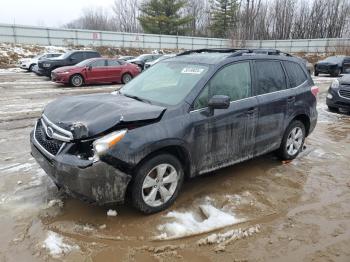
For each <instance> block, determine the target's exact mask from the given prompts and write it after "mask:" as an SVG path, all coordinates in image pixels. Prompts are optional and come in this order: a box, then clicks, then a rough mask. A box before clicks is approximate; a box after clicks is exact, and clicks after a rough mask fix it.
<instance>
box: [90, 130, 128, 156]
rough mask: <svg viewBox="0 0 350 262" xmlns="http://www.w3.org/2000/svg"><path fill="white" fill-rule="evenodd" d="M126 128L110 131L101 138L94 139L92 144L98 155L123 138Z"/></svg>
mask: <svg viewBox="0 0 350 262" xmlns="http://www.w3.org/2000/svg"><path fill="white" fill-rule="evenodd" d="M126 132H127V130H126V129H124V130H119V131H115V132H112V133H110V134H108V135H106V136H104V137H102V138H99V139H97V140H95V141H94V143H93V146H94V150H95V153H96V154H97V155H99V156H101V155H103V154H105V153H106V152H107V150H108V149H110V148H111V147H112V146H114V145H115V144H117V143H118V142H119V141H120V140H122V139H123V137H124V136H125V134H126Z"/></svg>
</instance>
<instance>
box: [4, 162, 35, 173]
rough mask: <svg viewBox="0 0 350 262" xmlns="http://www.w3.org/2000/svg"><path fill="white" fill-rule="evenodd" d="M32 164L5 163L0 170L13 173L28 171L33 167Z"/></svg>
mask: <svg viewBox="0 0 350 262" xmlns="http://www.w3.org/2000/svg"><path fill="white" fill-rule="evenodd" d="M33 165H34V164H30V163H24V164H20V163H17V164H12V165H5V166H1V167H0V171H5V172H7V173H14V172H18V171H24V172H25V171H28V170H30V169H31V168H32V167H33Z"/></svg>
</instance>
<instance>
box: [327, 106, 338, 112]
mask: <svg viewBox="0 0 350 262" xmlns="http://www.w3.org/2000/svg"><path fill="white" fill-rule="evenodd" d="M328 110H329V111H330V112H338V111H339V108H336V107H333V106H328Z"/></svg>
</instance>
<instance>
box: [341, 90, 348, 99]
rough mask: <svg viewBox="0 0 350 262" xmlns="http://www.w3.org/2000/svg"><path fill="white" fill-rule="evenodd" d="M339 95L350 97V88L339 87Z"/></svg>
mask: <svg viewBox="0 0 350 262" xmlns="http://www.w3.org/2000/svg"><path fill="white" fill-rule="evenodd" d="M339 95H340V96H342V97H345V98H347V99H350V90H345V89H340V90H339Z"/></svg>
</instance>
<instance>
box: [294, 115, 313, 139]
mask: <svg viewBox="0 0 350 262" xmlns="http://www.w3.org/2000/svg"><path fill="white" fill-rule="evenodd" d="M295 120H298V121H300V122H302V123H303V124H304V126H305V132H306V134H305V137H307V136H308V135H309V132H310V124H311V121H310V117H309V116H308V115H306V114H298V115H296V116H295V117H294V118H293V119H292V120H291V121H290V122H289V124H290V123H292V122H293V121H295Z"/></svg>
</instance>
